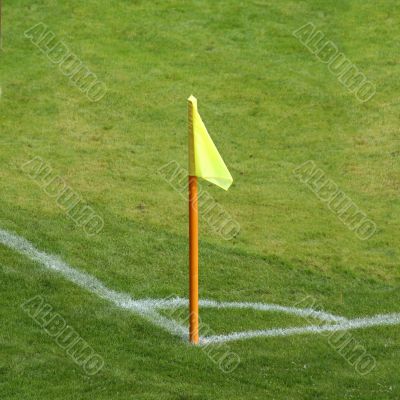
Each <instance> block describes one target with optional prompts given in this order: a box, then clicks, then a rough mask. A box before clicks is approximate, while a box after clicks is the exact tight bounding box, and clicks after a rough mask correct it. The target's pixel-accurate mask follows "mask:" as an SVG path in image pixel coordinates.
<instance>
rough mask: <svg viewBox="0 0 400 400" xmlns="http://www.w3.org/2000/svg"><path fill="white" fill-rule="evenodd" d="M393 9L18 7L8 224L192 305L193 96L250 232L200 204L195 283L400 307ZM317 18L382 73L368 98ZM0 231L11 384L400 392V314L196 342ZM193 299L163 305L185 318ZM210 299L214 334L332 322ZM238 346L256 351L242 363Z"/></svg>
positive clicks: (39, 392)
mask: <svg viewBox="0 0 400 400" xmlns="http://www.w3.org/2000/svg"><path fill="white" fill-rule="evenodd" d="M4 3H5V4H4ZM398 22H399V10H398V4H397V2H396V1H394V0H385V1H381V2H376V1H372V0H367V1H365V0H363V1H361V0H347V1H344V0H343V1H316V0H315V1H313V0H304V1H299V2H298V1H289V0H282V1H264V0H249V1H244V2H239V1H234V0H230V1H227V0H221V1H217V2H214V1H211V0H200V1H177V0H166V1H144V0H143V1H140V0H138V1H133V0H132V1H128V0H117V1H114V2H108V1H105V0H88V1H84V2H81V1H75V0H73V1H69V2H67V1H64V0H62V1H61V0H59V1H57V2H56V1H50V0H38V1H34V2H32V1H27V0H14V1H13V2H9V1H5V2H3V15H2V31H3V32H2V47H3V48H2V50H1V51H0V87H1V97H0V163H1V168H0V182H1V191H0V204H1V207H0V233H1V232H9V233H10V234H11V235H18V237H21V238H24V239H26V240H28V241H29V243H31V244H32V246H34V247H35V248H36V249H37V250H38V251H41V252H43V253H41V254H46V255H52V256H55V257H58V258H59V260H62V261H63V262H64V263H65V265H68V266H69V267H71V268H74V270H78V271H80V272H82V273H85V274H87V275H85V276H89V275H90V277H94V278H96V279H97V280H98V282H101V283H102V284H104V285H105V286H106V287H107V288H109V289H110V290H112V291H115V293H118V294H124V295H125V296H130V297H131V298H132V299H135V300H140V299H165V298H167V299H170V300H171V299H173V298H176V297H179V298H182V299H187V297H188V237H187V235H188V234H187V230H188V229H187V219H188V215H187V214H188V212H187V208H188V207H187V201H186V198H185V196H186V191H185V187H184V186H182V184H181V183H179V182H178V181H177V180H174V181H173V184H172V186H175V188H174V187H172V186H171V184H170V183H168V182H167V180H166V179H165V174H164V173H163V172H160V171H165V169H162V167H165V166H166V165H179V166H180V167H181V168H186V166H187V98H188V96H189V95H190V94H193V95H195V96H196V97H197V98H198V102H199V111H200V113H201V115H202V117H203V119H204V122H205V124H206V125H207V128H208V130H209V132H210V134H211V136H212V137H213V139H214V141H215V144H216V145H217V147H218V149H219V150H220V152H221V154H222V155H223V158H224V160H225V162H226V164H227V166H228V168H229V170H230V172H231V173H232V176H233V178H234V183H233V185H232V187H231V188H230V190H229V191H228V192H224V191H222V190H219V189H218V188H216V187H215V186H212V185H209V184H207V183H206V182H205V181H201V187H202V190H204V191H205V192H207V193H208V195H209V196H210V197H212V199H213V201H215V202H216V203H217V204H218V205H219V206H220V207H222V209H223V210H224V213H226V215H229V216H230V218H231V219H232V221H233V222H234V223H235V224H237V225H236V226H240V232H238V233H237V234H235V235H233V236H234V237H232V238H230V239H229V240H225V239H226V237H225V238H224V235H221V234H220V233H219V232H218V229H217V230H216V229H215V224H213V223H210V221H209V220H207V217H204V215H203V218H201V219H200V298H201V299H203V300H204V299H208V300H215V301H219V302H242V303H243V302H250V303H260V304H275V305H279V306H284V307H287V308H290V309H292V308H295V309H296V310H302V309H304V308H307V307H310V306H313V307H314V308H317V309H318V310H320V311H323V312H325V313H327V314H329V315H331V314H332V315H334V316H339V317H344V318H347V319H350V320H353V319H356V318H368V317H373V316H376V315H379V314H394V313H400V290H399V289H400V257H399V247H400V246H399V245H400V235H399V232H398V231H399V230H398V225H399V217H400V198H399V194H400V172H399V170H400V169H399V167H400V132H399V112H400V106H399V101H398V89H399V79H398V76H399V72H400V66H399V64H398V59H397V58H398V51H397V46H398V43H397V40H398V37H399V35H400V26H399V24H398ZM308 23H309V24H312V25H313V26H315V29H316V31H321V32H322V33H323V35H324V41H325V43H327V42H329V41H331V42H332V43H333V44H334V45H335V46H336V47H337V48H338V50H339V51H340V52H342V53H343V54H344V55H345V56H346V57H347V58H348V60H351V62H352V63H353V65H355V66H356V67H357V68H358V69H359V70H360V71H362V73H363V74H365V76H366V77H367V78H368V80H369V81H371V82H372V83H373V84H374V86H375V87H376V94H375V95H374V96H372V97H371V99H369V100H368V101H365V102H362V101H359V99H358V98H357V96H355V95H354V93H351V91H350V90H348V88H346V87H345V86H344V85H343V84H342V83H341V82H340V79H338V77H337V76H335V74H333V73H332V72H331V70H330V68H329V66H328V65H327V63H326V62H322V61H321V60H320V59H319V58H318V57H316V55H314V54H312V52H310V51H309V50H308V48H307V47H306V46H305V45H304V44H303V43H302V42H301V40H299V38H298V37H296V35H294V34H293V32H294V31H296V30H298V29H299V28H301V27H302V26H305V25H306V24H308ZM38 24H39V27H45V29H46V32H48V33H49V35H50V36H49V37H50V38H51V37H52V35H54V38H53V42H52V43H53V44H54V43H61V42H62V43H63V44H64V45H65V46H67V47H68V49H69V51H70V52H71V54H74V55H76V57H77V59H78V60H79V62H82V65H84V66H85V67H86V68H87V69H88V71H90V72H92V73H93V74H95V75H96V76H97V78H98V81H99V82H100V83H101V84H104V85H105V86H104V87H105V88H106V91H105V93H104V96H103V97H102V98H100V99H99V100H98V101H92V100H93V99H91V98H90V95H87V94H85V93H84V92H83V91H82V90H80V89H79V88H78V87H76V85H74V84H73V82H72V81H71V79H70V78H69V77H68V76H66V75H65V74H64V73H63V70H62V67H61V66H60V65H59V64H57V63H55V62H52V61H51V55H50V56H49V53H46V52H45V51H43V45H42V47H41V46H38V45H36V44H35V40H34V38H33V39H32V37H31V36H30V35H29V33H28V34H27V33H26V32H27V31H28V32H30V30H31V29H32V27H34V26H37V25H38ZM49 46H50V44H49ZM53 56H54V54H53ZM64 72H65V71H64ZM32 160H33V161H32ZM38 161H39V164H40V163H41V165H42V166H45V167H46V168H47V170H48V171H50V172H49V176H50V178H52V179H54V181H57V182H58V183H59V184H60V185H66V187H68V188H69V189H70V190H71V193H74V194H76V195H78V196H79V198H80V201H81V203H80V204H82V205H86V204H87V205H88V206H90V207H91V210H93V212H94V213H95V215H96V216H98V218H99V220H101V221H102V223H104V226H103V225H102V226H100V228H101V229H99V232H98V233H95V232H89V233H92V234H90V235H88V234H87V231H88V227H85V226H82V225H80V224H79V223H78V224H77V223H76V222H75V221H74V219H73V218H71V212H68V210H67V209H66V207H65V206H63V205H61V206H60V202H59V201H57V199H56V196H55V192H51V190H47V189H46V187H45V178H44V177H43V175H42V176H39V177H38V176H35V175H34V173H33V172H32V171H33V169H32V168H31V167H32V166H33V165H34V163H36V165H37V162H38ZM307 162H312V164H313V165H314V166H315V169H316V170H317V169H318V170H320V171H321V172H322V173H323V175H324V179H325V180H328V181H329V182H330V184H331V185H336V186H337V188H338V190H340V191H342V192H343V194H345V195H346V196H348V199H351V202H352V204H354V205H355V206H356V207H357V209H358V210H360V212H362V213H364V214H365V216H366V217H367V218H368V220H369V221H372V223H373V224H374V226H376V229H375V230H374V232H372V234H371V236H369V237H360V234H358V233H357V232H356V230H354V229H353V230H352V229H349V227H348V226H346V224H345V223H343V221H342V220H341V215H339V214H338V213H337V212H335V211H333V210H332V209H331V208H330V206H329V205H328V204H327V202H326V201H324V199H323V198H322V196H321V193H320V192H319V193H317V191H316V190H313V189H312V187H310V185H309V184H307V183H304V181H303V180H302V179H301V177H300V178H299V174H298V173H297V172H296V171H298V170H299V166H302V165H307V164H305V163H307ZM160 168H161V170H160ZM167 170H168V168H167ZM168 171H169V170H168ZM303 172H304V171H303ZM168 173H170V171H169V172H168ZM313 192H314V193H313ZM204 208H205V205H204V204H201V207H200V214H202V211H203V214H204ZM89 230H90V229H89ZM1 236H2V235H1V234H0V239H1ZM3 237H4V236H3ZM7 237H8V236H7ZM0 243H3V244H0V293H1V296H0V399H1V400H9V399H10V400H11V399H13V400H14V399H15V400H20V399H41V400H42V399H43V400H46V399H49V400H50V399H51V400H55V399H56V400H58V399H60V400H61V399H62V400H69V399H71V400H72V399H74V400H75V399H99V400H100V399H112V400H114V399H115V400H125V399H135V400H136V399H138V400H145V399H146V400H149V399H162V400H164V399H166V400H167V399H180V400H184V399H188V400H189V399H193V400H194V399H196V400H200V399H201V400H202V399H213V400H214V399H276V400H286V399H290V400H292V399H295V400H297V399H300V400H302V399H307V400H308V399H329V400H330V399H332V400H337V399H368V400H369V399H371V400H372V399H374V400H375V399H382V400H383V399H393V400H395V399H399V398H400V383H399V374H400V370H399V363H400V325H392V326H386V325H385V326H371V327H366V328H364V329H352V330H349V331H345V332H342V334H343V336H340V335H339V334H338V335H335V334H333V335H328V334H326V333H325V334H324V333H311V332H308V333H307V332H306V333H302V334H290V335H287V336H271V337H255V338H251V339H247V340H234V341H229V342H226V343H224V344H223V346H220V347H218V345H217V344H214V345H212V344H210V345H209V346H207V347H204V346H192V345H189V344H188V343H187V341H185V340H182V338H180V337H178V336H176V335H171V334H170V333H169V332H167V331H166V330H165V329H162V328H161V327H160V326H158V325H155V324H154V323H153V322H152V321H151V318H150V319H149V317H148V315H139V313H138V312H132V310H130V309H128V308H125V309H124V308H121V307H118V306H116V305H115V304H114V303H112V302H110V301H108V300H107V298H106V296H103V297H101V296H99V295H98V294H96V293H95V290H90V288H89V290H86V289H85V287H84V285H83V284H82V285H79V282H78V284H76V282H75V283H74V282H71V280H69V279H66V278H65V276H62V274H60V273H57V272H56V271H50V270H49V269H48V268H47V269H46V268H45V267H44V265H43V263H40V262H38V260H37V259H36V260H35V259H33V258H32V257H29V256H27V254H21V251H16V249H15V248H13V247H12V246H9V245H4V243H5V241H4V240H3V241H1V240H0ZM24 243H25V242H24ZM96 282H97V281H96ZM92 289H93V288H92ZM38 296H40V299H41V300H42V301H43V304H46V305H48V306H49V307H51V314H50V315H52V316H55V315H57V316H60V317H61V318H62V319H63V320H64V321H65V323H66V325H68V326H70V327H72V328H73V329H74V330H75V331H76V332H77V334H78V335H79V337H80V338H81V339H82V340H83V341H84V342H85V343H87V344H88V345H89V346H91V348H93V349H94V351H95V353H96V354H97V355H98V356H99V357H100V358H101V360H103V361H104V366H102V368H100V369H99V371H98V372H97V373H94V374H90V373H89V374H88V373H87V371H85V369H84V368H83V367H82V366H81V365H79V363H77V362H76V360H75V359H74V357H72V356H71V355H70V354H69V353H68V351H67V350H66V349H64V348H63V347H62V346H61V345H60V344H59V343H58V342H57V340H56V339H55V337H52V336H51V335H50V334H48V333H47V332H46V329H45V326H44V324H38V323H37V322H36V321H35V320H34V319H35V318H32V317H31V316H30V315H29V312H27V310H26V307H24V306H23V305H24V304H26V302H27V301H29V300H31V299H35V298H38ZM177 310H178V309H176V310H172V315H171V309H165V310H162V311H160V314H161V315H163V316H165V317H166V318H168V319H170V320H172V321H175V320H179V321H181V322H182V319H184V314H183V312H184V311H185V310H186V308H181V309H179V310H180V312H178V311H177ZM200 314H201V318H202V321H203V323H202V325H201V330H202V332H203V333H204V335H206V334H207V335H208V336H215V335H227V334H230V333H232V332H244V331H257V330H266V329H271V330H274V329H277V328H282V329H286V328H293V327H294V328H296V327H299V328H301V327H307V326H310V325H315V324H317V325H319V326H320V325H321V321H318V318H316V317H315V315H311V316H305V315H299V314H296V313H294V314H293V313H287V312H281V311H279V310H278V311H277V310H275V311H274V310H272V311H265V310H264V311H262V310H255V309H251V308H248V309H245V308H240V309H230V308H206V307H201V308H200ZM274 332H275V331H274ZM346 342H348V343H347V344H346ZM213 346H214V347H213ZM355 349H360V350H361V351H363V352H365V355H366V357H368V359H369V360H373V362H374V363H373V365H372V364H371V365H372V366H373V368H370V370H368V371H367V370H365V371H364V370H362V368H361V367H360V365H359V364H355V354H356V353H355V352H354V353H353V351H355ZM213 351H214V353H213ZM217 352H219V353H218V356H216V355H215V354H216V353H217ZM213 354H214V355H213ZM226 354H229V355H234V357H236V359H237V360H239V362H238V364H237V366H236V368H234V369H233V370H232V371H228V372H226V371H224V370H223V368H221V361H220V360H221V357H223V356H224V355H226ZM364 372H365V373H364Z"/></svg>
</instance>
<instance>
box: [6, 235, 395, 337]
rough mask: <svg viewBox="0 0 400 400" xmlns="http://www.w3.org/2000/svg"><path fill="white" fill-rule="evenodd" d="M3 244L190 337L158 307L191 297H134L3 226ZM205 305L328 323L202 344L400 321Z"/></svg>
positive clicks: (228, 304) (278, 307) (204, 303)
mask: <svg viewBox="0 0 400 400" xmlns="http://www.w3.org/2000/svg"><path fill="white" fill-rule="evenodd" d="M0 244H3V245H4V246H5V247H8V248H9V249H12V250H14V251H16V252H18V253H20V254H22V255H24V256H26V257H28V258H29V259H30V260H32V261H35V262H37V263H39V264H40V265H42V266H43V267H45V268H46V269H48V270H51V271H54V272H57V273H58V274H60V275H61V276H63V277H64V278H65V279H67V280H69V281H70V282H72V283H74V284H76V285H78V286H80V287H81V288H83V289H85V290H87V291H89V292H91V293H93V294H95V295H97V296H98V297H99V298H101V299H104V300H107V301H109V302H111V303H113V304H114V305H115V306H117V307H119V308H121V309H125V310H129V311H131V312H134V313H135V314H137V315H140V316H142V317H143V318H145V319H146V320H148V321H149V322H151V323H153V324H154V325H156V326H158V327H160V328H162V329H164V330H166V331H167V332H169V333H170V334H172V335H175V336H179V337H180V338H182V339H183V340H185V341H187V340H188V329H187V328H186V327H185V326H183V325H181V324H179V323H177V322H176V321H175V320H171V319H168V318H166V317H164V316H162V315H161V314H160V313H159V312H158V311H159V310H162V309H173V308H178V307H186V306H187V305H188V301H187V299H182V298H180V297H176V298H172V299H133V298H132V297H131V296H130V295H129V294H127V293H121V292H117V291H115V290H113V289H109V288H108V287H106V286H105V285H104V284H103V283H102V282H101V281H100V280H99V279H97V278H95V277H93V276H92V275H89V274H88V273H86V272H82V271H79V270H77V269H75V268H73V267H71V266H69V265H68V264H67V263H65V262H64V261H62V260H61V259H60V258H58V257H56V256H54V255H50V254H47V253H45V252H43V251H40V250H38V249H37V248H36V247H35V246H34V245H33V244H32V243H30V242H29V241H28V240H26V239H24V238H23V237H21V236H18V235H16V234H14V233H10V232H8V231H6V230H4V229H1V228H0ZM200 306H201V307H203V308H217V309H253V310H258V311H277V312H283V313H287V314H293V315H297V316H301V317H313V318H315V319H318V320H320V321H323V322H324V324H321V325H310V326H300V327H290V328H273V329H265V330H253V331H245V332H233V333H230V334H224V335H213V336H208V337H201V338H200V343H201V344H212V343H222V342H228V341H234V340H244V339H252V338H256V337H279V336H292V335H299V334H307V333H313V334H315V333H322V332H333V331H343V330H350V329H361V328H369V327H374V326H388V325H399V324H400V313H391V314H378V315H375V316H372V317H365V318H355V319H351V320H350V319H346V318H344V317H340V316H336V315H333V314H329V313H327V312H323V311H316V310H313V309H311V308H305V309H302V308H297V307H286V306H281V305H277V304H265V303H251V302H225V301H223V302H219V301H215V300H207V299H202V300H200Z"/></svg>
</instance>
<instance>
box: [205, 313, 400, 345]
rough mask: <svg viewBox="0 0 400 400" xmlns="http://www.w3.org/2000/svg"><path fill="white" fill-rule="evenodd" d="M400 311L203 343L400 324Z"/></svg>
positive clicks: (238, 334) (210, 338)
mask: <svg viewBox="0 0 400 400" xmlns="http://www.w3.org/2000/svg"><path fill="white" fill-rule="evenodd" d="M399 324H400V313H394V314H380V315H375V316H373V317H367V318H355V319H352V320H346V321H344V322H340V323H337V324H331V325H326V324H325V325H311V326H301V327H295V328H275V329H265V330H258V331H247V332H234V333H230V334H228V335H215V336H208V337H206V338H202V344H208V343H223V342H232V341H234V340H244V339H252V338H256V337H277V336H292V335H302V334H306V333H314V334H315V333H323V332H337V331H347V330H350V329H360V328H371V327H374V326H385V325H386V326H387V325H399Z"/></svg>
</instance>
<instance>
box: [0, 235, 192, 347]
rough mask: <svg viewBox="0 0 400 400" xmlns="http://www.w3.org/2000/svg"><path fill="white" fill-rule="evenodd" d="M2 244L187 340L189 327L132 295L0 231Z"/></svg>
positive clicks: (24, 240) (22, 239)
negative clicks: (136, 299)
mask: <svg viewBox="0 0 400 400" xmlns="http://www.w3.org/2000/svg"><path fill="white" fill-rule="evenodd" d="M0 243H2V244H3V245H4V246H6V247H8V248H10V249H13V250H15V251H17V252H18V253H20V254H23V255H25V256H26V257H28V258H30V259H31V260H32V261H35V262H37V263H39V264H41V265H42V266H43V267H45V268H47V269H49V270H51V271H55V272H57V273H59V274H60V275H62V276H63V277H64V278H66V279H67V280H69V281H70V282H73V283H75V284H76V285H78V286H80V287H82V288H84V289H86V290H88V291H89V292H92V293H94V294H96V295H97V296H98V297H100V298H102V299H104V300H108V301H110V302H111V303H113V304H115V305H116V306H117V307H119V308H123V309H126V310H130V311H133V312H134V313H136V314H138V315H141V316H142V317H144V318H146V319H147V320H149V321H150V322H152V323H153V324H155V325H157V326H159V327H161V328H163V329H165V330H166V331H168V332H170V333H171V334H173V335H177V336H180V337H182V338H185V339H186V338H187V336H188V333H187V328H185V327H184V326H181V325H179V324H178V323H177V322H175V321H172V320H169V319H168V318H165V317H163V316H161V315H160V314H158V313H157V311H156V309H155V308H153V307H147V306H146V305H144V304H142V303H140V302H136V301H135V300H134V299H132V297H131V296H129V294H126V293H119V292H116V291H115V290H112V289H109V288H108V287H106V286H105V285H104V284H103V283H102V282H101V281H99V280H98V279H97V278H95V277H93V276H91V275H89V274H87V273H85V272H81V271H79V270H77V269H75V268H72V267H70V266H69V265H68V264H66V263H65V262H64V261H62V260H60V259H59V258H58V257H56V256H53V255H49V254H46V253H44V252H43V251H40V250H38V249H36V248H35V247H34V246H33V245H32V244H31V243H30V242H28V241H27V240H26V239H24V238H22V237H20V236H17V235H15V234H12V233H9V232H7V231H5V230H3V229H0Z"/></svg>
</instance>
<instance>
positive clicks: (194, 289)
mask: <svg viewBox="0 0 400 400" xmlns="http://www.w3.org/2000/svg"><path fill="white" fill-rule="evenodd" d="M193 107H194V105H193V102H192V100H191V98H189V100H188V126H189V165H190V163H191V162H194V160H191V159H190V158H191V157H193ZM189 169H190V168H189ZM189 174H190V172H189ZM189 340H190V342H191V343H193V344H198V343H199V210H198V196H197V176H191V175H189Z"/></svg>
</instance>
